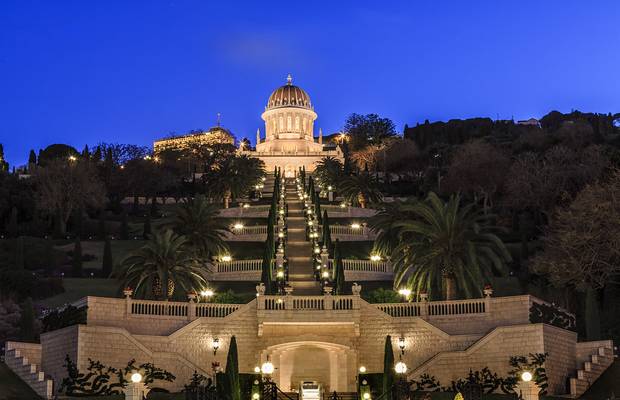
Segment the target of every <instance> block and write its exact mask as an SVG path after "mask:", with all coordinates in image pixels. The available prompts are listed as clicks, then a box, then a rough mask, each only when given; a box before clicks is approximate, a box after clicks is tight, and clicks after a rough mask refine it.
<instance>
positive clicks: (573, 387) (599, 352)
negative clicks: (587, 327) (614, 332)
mask: <svg viewBox="0 0 620 400" xmlns="http://www.w3.org/2000/svg"><path fill="white" fill-rule="evenodd" d="M580 345H584V346H586V345H587V346H592V345H595V347H594V348H593V349H592V350H591V353H590V354H589V356H588V357H587V361H585V362H583V366H582V368H581V369H579V370H577V377H576V378H570V395H571V397H573V398H579V396H581V395H582V394H584V393H585V392H586V390H588V388H589V387H590V386H592V384H593V383H594V382H595V381H596V380H597V379H598V378H599V377H600V376H601V375H602V373H603V372H605V370H606V369H607V368H608V367H609V366H610V365H611V364H612V363H613V362H614V347H613V342H612V341H611V340H602V341H599V342H586V343H583V344H582V343H577V348H578V351H579V347H580Z"/></svg>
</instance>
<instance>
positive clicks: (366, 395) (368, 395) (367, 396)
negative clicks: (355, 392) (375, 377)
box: [364, 392, 370, 400]
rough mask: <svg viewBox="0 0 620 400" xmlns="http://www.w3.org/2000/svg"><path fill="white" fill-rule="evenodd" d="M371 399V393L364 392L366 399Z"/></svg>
mask: <svg viewBox="0 0 620 400" xmlns="http://www.w3.org/2000/svg"><path fill="white" fill-rule="evenodd" d="M368 399H370V393H368V392H366V393H364V400H368Z"/></svg>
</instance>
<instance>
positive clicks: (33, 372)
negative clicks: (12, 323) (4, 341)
mask: <svg viewBox="0 0 620 400" xmlns="http://www.w3.org/2000/svg"><path fill="white" fill-rule="evenodd" d="M4 359H5V363H6V365H7V366H8V367H9V369H10V370H11V371H13V372H14V373H15V374H16V375H17V376H19V377H20V378H21V380H23V381H24V382H25V383H26V384H27V385H28V386H30V388H32V390H33V391H34V392H35V393H36V394H38V395H39V396H41V397H42V398H44V399H51V398H52V397H53V381H52V380H51V379H48V378H46V377H45V373H44V372H43V371H41V370H40V369H39V366H38V365H36V364H31V363H30V361H29V360H28V358H26V357H25V356H23V355H22V354H21V351H20V350H19V349H15V348H13V349H10V348H9V347H7V350H6V353H5V357H4Z"/></svg>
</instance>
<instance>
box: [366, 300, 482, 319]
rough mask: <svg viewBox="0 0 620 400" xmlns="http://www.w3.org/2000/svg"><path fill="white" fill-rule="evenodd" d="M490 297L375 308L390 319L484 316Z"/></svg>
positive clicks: (398, 304) (399, 304) (377, 305)
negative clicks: (466, 315)
mask: <svg viewBox="0 0 620 400" xmlns="http://www.w3.org/2000/svg"><path fill="white" fill-rule="evenodd" d="M491 301H492V300H491V298H490V297H486V298H482V299H467V300H448V301H432V302H429V301H420V302H413V303H382V304H375V306H376V307H377V308H378V309H379V310H381V311H383V312H385V313H386V314H389V315H390V316H392V317H427V316H450V315H465V314H484V313H485V312H487V311H488V310H489V309H490V307H489V303H490V302H491Z"/></svg>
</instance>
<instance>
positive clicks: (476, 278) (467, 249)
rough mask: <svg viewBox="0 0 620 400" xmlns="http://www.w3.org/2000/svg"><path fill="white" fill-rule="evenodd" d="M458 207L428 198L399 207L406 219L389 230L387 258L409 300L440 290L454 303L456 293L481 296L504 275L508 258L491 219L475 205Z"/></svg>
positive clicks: (454, 200) (452, 200)
mask: <svg viewBox="0 0 620 400" xmlns="http://www.w3.org/2000/svg"><path fill="white" fill-rule="evenodd" d="M460 203H461V199H460V196H458V195H453V196H451V197H450V199H449V200H448V201H447V202H443V201H442V200H441V199H440V198H439V197H437V195H436V194H435V193H432V192H431V193H430V194H429V195H428V197H427V199H426V200H425V201H420V202H417V203H413V204H410V205H403V206H402V209H403V210H404V211H405V214H404V215H407V217H406V219H404V220H402V221H400V222H396V223H395V224H394V226H395V227H396V229H398V230H399V233H398V235H399V244H398V246H396V248H395V249H394V251H393V253H392V254H393V255H394V259H393V263H394V268H395V272H396V279H395V286H396V287H398V286H399V285H400V284H401V282H402V281H403V279H404V278H405V277H407V281H408V286H409V287H410V288H411V289H412V292H413V293H414V294H416V295H417V294H419V293H420V292H422V291H427V292H428V293H429V295H431V296H432V294H433V293H436V292H437V291H438V290H439V289H443V292H444V293H445V297H446V299H448V300H453V299H455V297H456V293H457V291H458V292H459V293H460V294H462V295H464V296H466V297H473V296H474V295H478V294H480V292H481V287H482V285H484V283H486V282H488V280H489V279H490V277H491V276H492V275H494V274H503V273H505V270H506V264H507V263H508V262H510V261H511V257H510V254H509V253H508V250H507V249H506V247H505V246H504V243H503V242H502V241H501V240H500V239H499V238H498V237H497V235H496V232H498V231H499V228H497V227H496V226H494V225H493V224H492V223H491V218H492V217H491V216H490V215H484V214H483V213H482V212H480V211H479V210H477V209H475V208H474V207H475V205H474V204H470V205H466V206H463V207H462V206H461V204H460ZM435 297H437V296H435Z"/></svg>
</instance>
